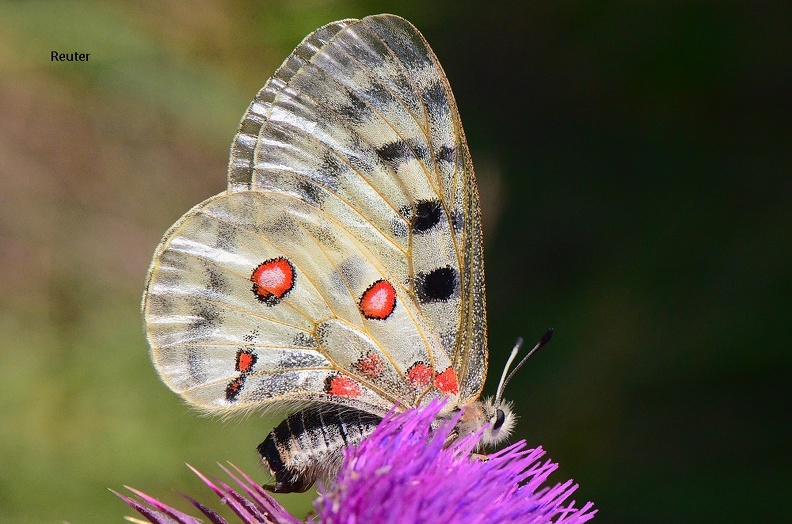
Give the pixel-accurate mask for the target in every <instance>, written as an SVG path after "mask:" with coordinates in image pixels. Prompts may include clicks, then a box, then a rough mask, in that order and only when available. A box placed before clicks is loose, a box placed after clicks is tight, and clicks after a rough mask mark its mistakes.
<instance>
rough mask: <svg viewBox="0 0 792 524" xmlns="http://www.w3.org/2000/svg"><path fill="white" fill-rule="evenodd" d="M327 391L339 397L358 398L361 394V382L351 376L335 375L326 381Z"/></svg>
mask: <svg viewBox="0 0 792 524" xmlns="http://www.w3.org/2000/svg"><path fill="white" fill-rule="evenodd" d="M325 392H327V393H328V394H330V395H335V396H337V397H348V398H357V397H359V396H360V395H361V393H362V390H361V389H360V384H358V383H357V382H355V381H354V380H352V379H351V378H349V377H345V376H343V375H335V376H332V377H327V380H326V381H325Z"/></svg>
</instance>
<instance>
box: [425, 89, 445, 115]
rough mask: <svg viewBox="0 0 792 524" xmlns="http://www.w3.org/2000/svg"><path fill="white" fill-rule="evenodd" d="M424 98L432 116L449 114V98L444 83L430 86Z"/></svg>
mask: <svg viewBox="0 0 792 524" xmlns="http://www.w3.org/2000/svg"><path fill="white" fill-rule="evenodd" d="M422 96H423V100H424V103H425V104H426V106H427V108H428V109H429V114H430V115H432V114H438V115H439V114H444V113H448V111H449V109H448V97H447V96H446V92H445V89H444V87H443V83H442V82H440V81H437V82H435V83H434V84H432V85H431V86H429V87H428V88H427V89H426V91H424V92H423V93H422Z"/></svg>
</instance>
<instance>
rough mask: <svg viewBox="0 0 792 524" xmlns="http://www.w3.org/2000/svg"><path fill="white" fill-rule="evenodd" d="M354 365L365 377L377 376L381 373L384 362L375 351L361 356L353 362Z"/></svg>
mask: <svg viewBox="0 0 792 524" xmlns="http://www.w3.org/2000/svg"><path fill="white" fill-rule="evenodd" d="M355 367H356V368H357V369H358V370H360V372H361V373H363V374H364V375H366V376H367V377H369V378H377V377H379V376H380V375H382V372H383V370H384V363H383V362H382V359H381V358H380V357H379V355H377V354H376V353H369V354H368V355H366V356H365V357H361V358H360V360H358V361H357V362H356V363H355Z"/></svg>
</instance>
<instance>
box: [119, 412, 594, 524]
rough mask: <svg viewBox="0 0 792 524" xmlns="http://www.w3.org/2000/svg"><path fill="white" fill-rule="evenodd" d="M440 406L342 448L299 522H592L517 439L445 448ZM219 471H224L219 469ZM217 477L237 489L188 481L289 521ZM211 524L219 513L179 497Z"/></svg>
mask: <svg viewBox="0 0 792 524" xmlns="http://www.w3.org/2000/svg"><path fill="white" fill-rule="evenodd" d="M442 407H443V404H442V402H432V403H430V404H429V405H427V406H425V407H422V408H419V409H415V410H411V411H408V412H406V413H403V414H389V415H387V416H386V417H385V418H384V419H383V421H382V423H381V424H380V425H379V426H378V427H377V429H376V430H375V431H374V432H373V433H372V434H371V436H370V437H368V438H367V439H366V440H364V441H363V442H362V443H361V444H360V446H358V447H357V448H350V449H348V450H346V452H345V457H344V465H343V466H342V468H341V471H340V472H339V474H338V476H337V477H336V479H335V481H334V482H333V483H332V484H331V485H329V486H322V485H320V486H319V497H318V498H317V499H316V501H314V507H315V510H316V515H315V516H314V517H312V518H311V519H309V520H308V521H307V522H321V523H325V524H329V523H333V524H352V523H361V522H384V523H387V522H394V523H395V522H444V523H447V524H454V523H463V522H464V523H493V522H503V523H510V522H529V523H532V524H544V523H555V524H579V523H582V522H586V521H588V520H590V519H591V518H593V516H594V514H595V513H596V510H594V509H593V505H592V503H591V502H588V503H586V504H584V505H583V506H582V507H580V508H576V507H575V503H574V501H571V502H568V503H567V500H568V499H569V497H570V496H571V495H572V493H573V492H574V491H575V490H576V489H577V487H578V486H577V484H574V483H573V482H572V481H571V480H569V481H566V482H564V483H560V484H556V485H555V486H553V487H543V485H544V484H545V482H546V481H547V478H548V476H549V475H550V474H551V473H552V472H553V471H555V470H556V469H557V468H558V465H557V464H554V463H552V462H550V461H549V460H547V459H543V457H544V454H545V452H544V450H542V448H540V447H538V448H535V449H530V448H528V445H527V444H526V443H525V441H524V440H521V441H519V442H516V443H515V444H512V445H511V446H508V447H506V448H504V449H502V450H500V451H497V452H495V453H493V454H491V455H489V456H488V457H487V458H486V460H485V459H482V458H477V457H475V456H473V457H471V452H473V451H474V450H475V449H476V448H477V447H478V444H479V441H480V439H481V433H480V432H479V433H477V434H474V435H470V436H469V437H466V438H463V439H460V440H458V441H456V442H454V443H452V444H451V445H448V446H444V444H445V441H446V439H447V437H448V435H449V434H450V433H451V431H452V430H453V428H454V425H455V423H456V421H457V419H458V415H457V417H455V418H452V419H451V420H449V421H448V422H446V423H444V424H441V425H440V427H439V428H435V429H432V423H433V422H434V420H435V419H436V417H437V415H438V413H439V412H440V410H441V409H442ZM221 467H222V466H221ZM223 470H224V471H225V472H226V474H228V475H229V476H230V477H231V478H232V479H233V480H234V482H236V483H237V484H238V485H239V486H240V487H241V488H242V491H243V492H244V494H245V495H242V494H240V493H238V492H237V491H235V490H234V489H233V488H231V486H229V485H228V484H226V483H224V482H220V481H214V482H213V481H210V480H209V479H207V478H206V477H205V476H203V475H202V474H201V473H199V472H198V471H195V470H193V471H195V472H196V474H197V475H198V476H199V477H200V478H201V479H202V480H203V481H204V482H205V483H206V484H207V485H208V486H209V487H210V488H211V489H212V490H213V491H214V492H215V493H216V494H217V495H218V496H219V497H220V498H221V499H222V500H223V501H224V502H225V503H226V504H228V506H229V507H230V508H231V509H232V510H233V511H234V512H235V513H236V514H237V515H238V516H239V518H240V520H241V521H242V522H244V523H246V524H253V523H259V524H261V523H264V524H297V523H299V522H301V521H300V520H298V519H297V518H295V517H294V516H292V515H290V514H289V513H288V512H287V511H286V510H285V509H284V508H283V507H282V506H280V505H279V504H278V503H277V502H276V501H275V500H274V499H273V498H272V497H271V496H270V495H269V494H268V493H267V492H266V491H264V490H263V489H262V488H261V487H259V486H258V485H257V484H256V483H255V482H254V481H253V480H252V479H251V478H250V477H248V476H247V475H245V474H244V473H243V472H242V471H240V470H239V469H236V472H235V473H234V472H231V471H230V470H229V469H227V468H223ZM128 489H130V490H131V491H132V492H133V493H134V494H135V495H137V497H138V500H134V499H131V498H129V497H126V496H124V495H121V494H118V493H116V494H117V495H118V496H119V497H121V498H122V499H123V500H124V501H125V502H126V503H127V504H129V505H130V506H132V507H133V508H134V509H135V510H137V511H138V512H139V513H141V514H142V515H143V516H144V517H146V518H147V519H148V520H149V521H150V522H153V523H155V524H160V523H173V522H176V523H185V524H188V523H189V524H192V523H197V522H199V521H198V520H197V519H195V518H194V517H190V516H188V515H186V514H184V513H181V512H178V511H177V510H175V509H173V508H170V507H169V506H166V505H165V504H162V503H161V502H159V501H157V500H156V499H154V498H153V497H150V496H148V495H146V494H144V493H142V492H139V491H137V490H133V489H131V488H128ZM186 498H187V500H188V501H190V502H191V503H192V504H193V506H195V507H196V508H197V509H198V511H200V512H201V513H203V514H204V515H206V516H207V517H208V518H209V520H210V521H211V522H212V523H215V524H221V523H225V522H226V521H225V520H223V519H222V518H221V517H220V516H219V515H218V514H217V513H215V512H213V511H212V510H210V509H208V508H206V507H205V506H203V505H202V504H200V503H198V502H197V501H195V500H193V499H191V498H189V497H186Z"/></svg>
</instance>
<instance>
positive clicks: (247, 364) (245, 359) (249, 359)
mask: <svg viewBox="0 0 792 524" xmlns="http://www.w3.org/2000/svg"><path fill="white" fill-rule="evenodd" d="M256 360H257V357H256V355H255V354H254V353H252V352H251V351H247V350H245V349H240V350H239V351H237V356H236V370H237V371H241V372H242V373H248V372H249V371H250V370H252V369H253V364H255V363H256Z"/></svg>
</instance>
